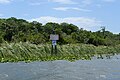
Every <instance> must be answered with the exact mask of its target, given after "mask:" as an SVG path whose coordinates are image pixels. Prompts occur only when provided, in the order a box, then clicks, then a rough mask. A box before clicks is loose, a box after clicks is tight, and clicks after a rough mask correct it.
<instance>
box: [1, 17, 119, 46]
mask: <svg viewBox="0 0 120 80" xmlns="http://www.w3.org/2000/svg"><path fill="white" fill-rule="evenodd" d="M53 30H54V31H55V33H56V34H59V36H60V39H59V40H58V43H59V44H70V43H84V44H93V45H96V46H98V45H106V46H108V45H116V44H120V34H113V33H112V32H110V31H106V30H105V27H101V29H100V30H98V31H96V32H92V31H87V30H84V29H83V28H82V27H81V29H79V28H78V27H77V26H76V25H74V24H69V23H61V24H58V23H53V22H48V23H46V24H45V25H43V24H42V23H39V22H37V21H33V22H28V21H26V20H24V19H17V18H15V17H11V18H8V19H0V43H2V42H4V41H7V42H20V41H22V42H26V41H28V42H31V43H33V44H41V43H50V40H49V36H50V34H52V33H53Z"/></svg>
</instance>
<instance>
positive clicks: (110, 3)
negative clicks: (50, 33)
mask: <svg viewBox="0 0 120 80" xmlns="http://www.w3.org/2000/svg"><path fill="white" fill-rule="evenodd" d="M119 7H120V0H0V18H10V17H15V18H18V19H25V20H27V21H38V22H40V23H42V24H43V25H44V24H46V23H47V22H55V23H62V22H66V23H72V24H74V25H77V26H78V27H79V28H83V29H86V30H90V31H98V30H100V29H101V26H105V27H106V30H108V31H111V32H113V33H120V8H119Z"/></svg>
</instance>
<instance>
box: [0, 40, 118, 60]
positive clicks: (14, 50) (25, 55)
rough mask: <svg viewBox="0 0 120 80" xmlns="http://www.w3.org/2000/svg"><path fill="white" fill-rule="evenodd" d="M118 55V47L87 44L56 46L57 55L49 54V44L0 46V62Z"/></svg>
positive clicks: (8, 44) (5, 44)
mask: <svg viewBox="0 0 120 80" xmlns="http://www.w3.org/2000/svg"><path fill="white" fill-rule="evenodd" d="M115 53H120V45H117V46H109V47H108V46H98V47H96V46H94V45H87V44H69V45H58V46H57V53H54V54H52V53H51V45H50V44H41V45H35V44H30V43H22V42H21V43H3V44H1V46H0V62H18V61H26V62H29V61H36V60H39V61H49V60H70V61H74V60H78V59H87V60H89V59H91V57H93V56H94V55H98V58H99V57H102V56H101V55H102V54H106V55H114V54H115Z"/></svg>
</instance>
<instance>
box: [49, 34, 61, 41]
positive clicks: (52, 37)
mask: <svg viewBox="0 0 120 80" xmlns="http://www.w3.org/2000/svg"><path fill="white" fill-rule="evenodd" d="M50 40H59V36H58V35H54V34H51V35H50Z"/></svg>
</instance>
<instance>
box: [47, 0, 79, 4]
mask: <svg viewBox="0 0 120 80" xmlns="http://www.w3.org/2000/svg"><path fill="white" fill-rule="evenodd" d="M48 1H51V2H57V3H60V4H77V3H76V2H74V1H72V0H48Z"/></svg>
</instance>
